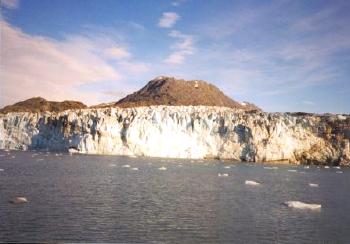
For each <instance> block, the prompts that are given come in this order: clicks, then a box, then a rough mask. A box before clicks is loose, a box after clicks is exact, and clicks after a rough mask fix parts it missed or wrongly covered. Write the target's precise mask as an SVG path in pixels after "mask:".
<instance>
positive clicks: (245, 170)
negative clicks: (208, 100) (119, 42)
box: [0, 151, 350, 243]
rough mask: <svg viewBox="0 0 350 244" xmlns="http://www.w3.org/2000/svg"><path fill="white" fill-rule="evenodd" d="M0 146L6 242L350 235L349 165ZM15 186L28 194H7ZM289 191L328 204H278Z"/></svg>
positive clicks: (0, 209)
mask: <svg viewBox="0 0 350 244" xmlns="http://www.w3.org/2000/svg"><path fill="white" fill-rule="evenodd" d="M0 155H2V156H0V169H3V171H0V241H1V242H53V241H62V242H142V243H154V242H157V243H159V242H160V243H163V242H166V243H167V242H170V243H174V242H176V243H229V242H230V243H321V242H322V243H350V170H349V169H346V168H343V169H341V171H342V172H343V173H336V171H339V169H334V168H330V169H324V168H317V167H310V169H304V168H303V167H302V166H300V167H297V168H295V167H292V166H283V165H278V169H277V170H272V169H265V168H264V166H266V165H260V164H256V165H252V164H244V163H235V164H233V166H232V167H231V168H229V169H226V168H224V166H227V165H228V164H229V162H220V161H202V162H199V161H197V160H195V161H192V162H191V160H164V159H150V158H128V157H116V156H88V155H74V156H70V155H55V154H54V153H50V154H46V153H38V152H4V151H0ZM125 164H129V165H130V166H131V167H137V168H138V169H139V170H131V168H123V167H121V166H122V165H125ZM162 166H164V167H166V168H167V170H163V171H162V170H159V169H158V168H159V167H162ZM288 169H296V170H297V172H289V171H288ZM218 173H228V174H229V176H228V177H218ZM245 180H255V181H259V182H261V183H262V184H261V185H260V186H255V187H254V186H247V185H245V184H244V183H245ZM309 183H317V184H319V187H318V188H312V187H309V186H308V184H309ZM16 196H25V197H27V198H28V200H29V203H27V204H11V203H9V200H11V199H13V198H14V197H16ZM289 200H299V201H303V202H309V203H319V204H322V209H321V211H310V210H300V209H292V208H288V207H286V206H284V205H282V204H281V203H283V202H285V201H289Z"/></svg>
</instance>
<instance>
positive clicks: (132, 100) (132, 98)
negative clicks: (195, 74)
mask: <svg viewBox="0 0 350 244" xmlns="http://www.w3.org/2000/svg"><path fill="white" fill-rule="evenodd" d="M115 105H116V106H118V107H123V108H126V107H140V106H151V105H171V106H188V105H204V106H220V107H229V108H234V109H242V110H245V111H251V110H258V111H260V110H261V109H260V108H258V107H257V106H255V105H254V104H251V103H248V102H242V103H239V102H236V101H234V100H232V99H231V98H229V97H228V96H226V95H225V94H224V93H223V92H222V91H220V90H219V88H217V87H216V86H214V85H212V84H209V83H207V82H205V81H201V80H190V81H186V80H182V79H175V78H173V77H165V76H160V77H157V78H155V79H153V80H151V81H149V82H148V83H147V85H146V86H144V87H143V88H142V89H141V90H139V91H137V92H134V93H132V94H130V95H127V96H126V97H125V98H123V99H121V100H119V101H118V102H116V103H115Z"/></svg>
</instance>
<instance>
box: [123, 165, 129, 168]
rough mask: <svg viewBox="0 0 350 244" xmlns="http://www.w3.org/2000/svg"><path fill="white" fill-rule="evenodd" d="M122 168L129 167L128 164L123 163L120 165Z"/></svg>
mask: <svg viewBox="0 0 350 244" xmlns="http://www.w3.org/2000/svg"><path fill="white" fill-rule="evenodd" d="M122 168H130V165H129V164H124V165H123V166H122Z"/></svg>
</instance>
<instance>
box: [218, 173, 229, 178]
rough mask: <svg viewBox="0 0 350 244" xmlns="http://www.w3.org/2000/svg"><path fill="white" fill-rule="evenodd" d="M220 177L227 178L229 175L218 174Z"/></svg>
mask: <svg viewBox="0 0 350 244" xmlns="http://www.w3.org/2000/svg"><path fill="white" fill-rule="evenodd" d="M218 176H219V177H227V176H228V174H221V173H218Z"/></svg>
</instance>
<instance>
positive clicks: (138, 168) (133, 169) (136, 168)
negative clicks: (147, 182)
mask: <svg viewBox="0 0 350 244" xmlns="http://www.w3.org/2000/svg"><path fill="white" fill-rule="evenodd" d="M131 170H139V168H136V167H135V168H131Z"/></svg>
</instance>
